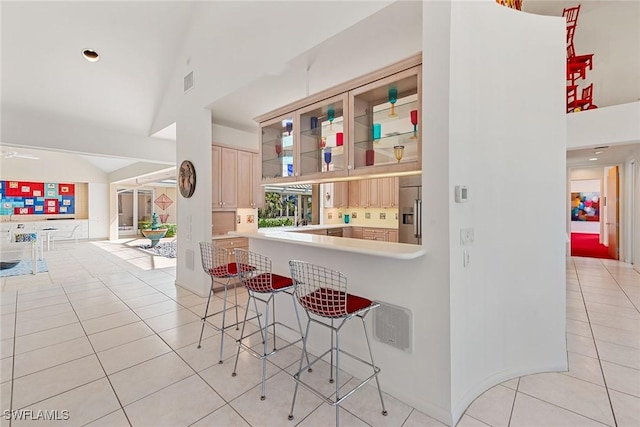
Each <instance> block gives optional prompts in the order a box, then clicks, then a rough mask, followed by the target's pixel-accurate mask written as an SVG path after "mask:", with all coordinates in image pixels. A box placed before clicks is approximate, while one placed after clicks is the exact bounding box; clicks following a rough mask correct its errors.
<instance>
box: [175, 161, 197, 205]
mask: <svg viewBox="0 0 640 427" xmlns="http://www.w3.org/2000/svg"><path fill="white" fill-rule="evenodd" d="M178 187H179V188H180V194H182V197H186V198H189V197H191V196H193V192H194V191H195V190H196V168H195V167H194V166H193V163H191V162H190V161H189V160H185V161H183V162H182V164H181V165H180V171H179V172H178Z"/></svg>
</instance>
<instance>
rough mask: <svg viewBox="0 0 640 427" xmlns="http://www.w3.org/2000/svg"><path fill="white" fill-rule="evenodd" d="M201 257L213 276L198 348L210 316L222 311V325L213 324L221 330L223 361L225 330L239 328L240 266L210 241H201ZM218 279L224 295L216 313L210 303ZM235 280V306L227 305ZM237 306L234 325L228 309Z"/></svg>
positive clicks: (220, 361) (206, 271)
mask: <svg viewBox="0 0 640 427" xmlns="http://www.w3.org/2000/svg"><path fill="white" fill-rule="evenodd" d="M200 257H201V259H202V268H203V269H204V272H205V273H207V274H208V275H209V277H211V289H210V290H209V298H208V299H207V306H206V308H205V310H204V316H203V317H202V330H200V340H199V341H198V348H200V347H201V346H202V345H201V344H202V335H203V334H204V325H205V323H206V321H207V318H208V317H211V316H215V315H217V314H220V313H222V325H221V326H220V327H218V326H216V325H213V324H212V325H211V326H213V328H214V329H215V330H216V331H220V360H219V361H218V363H222V350H223V347H224V331H225V330H227V329H229V328H231V327H233V326H235V327H236V329H239V327H238V325H239V324H240V322H239V321H238V292H237V289H236V285H237V282H238V280H237V279H238V266H237V264H236V263H235V262H229V252H228V251H227V250H226V249H224V248H216V247H214V246H213V245H212V244H211V243H210V242H200ZM216 281H219V282H221V283H223V284H224V295H223V300H222V301H223V302H222V310H220V311H216V312H215V313H211V314H208V313H209V305H210V304H211V297H212V296H213V295H214V285H215V283H216ZM232 281H233V295H234V304H233V306H230V307H227V291H228V289H229V285H230V284H231V282H232ZM233 308H235V311H236V323H234V324H232V325H227V324H226V315H227V310H231V309H233Z"/></svg>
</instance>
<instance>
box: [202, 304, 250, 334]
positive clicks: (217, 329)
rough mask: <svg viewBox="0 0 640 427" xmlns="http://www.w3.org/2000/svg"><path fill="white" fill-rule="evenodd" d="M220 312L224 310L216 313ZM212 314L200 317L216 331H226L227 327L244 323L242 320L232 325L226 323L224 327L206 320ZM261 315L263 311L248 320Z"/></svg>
mask: <svg viewBox="0 0 640 427" xmlns="http://www.w3.org/2000/svg"><path fill="white" fill-rule="evenodd" d="M231 308H233V307H231ZM227 310H228V309H227ZM220 313H222V312H219V313H216V314H220ZM211 316H213V314H210V315H208V316H207V317H203V318H202V319H200V320H202V321H203V322H205V323H207V325H209V326H211V327H212V328H213V329H215V330H216V331H218V332H224V331H226V330H227V329H230V328H233V327H234V326H238V325H242V322H241V321H239V322H236V323H233V324H231V325H225V327H224V328H221V327H220V326H217V325H214V324H213V323H209V322H206V319H207V318H209V317H211ZM260 316H262V313H259V314H257V315H255V316H253V317H250V318H249V319H247V320H253V319H257V318H258V317H260Z"/></svg>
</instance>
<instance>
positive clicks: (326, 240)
mask: <svg viewBox="0 0 640 427" xmlns="http://www.w3.org/2000/svg"><path fill="white" fill-rule="evenodd" d="M311 227H313V228H311ZM334 227H339V225H336V226H334ZM334 227H331V226H326V225H323V226H306V227H297V228H298V231H304V230H305V229H306V230H309V229H314V228H315V229H322V228H334ZM340 227H343V226H340ZM274 228H276V229H275V230H273V231H272V230H269V231H266V230H267V229H261V230H265V231H258V232H251V233H238V232H231V233H229V236H237V237H247V238H249V239H261V240H271V241H276V242H281V243H290V244H294V245H304V246H313V247H316V248H323V249H331V250H336V251H343V252H353V253H359V254H364V255H371V256H379V257H384V258H395V259H415V258H419V257H421V256H423V255H425V254H426V251H425V250H424V248H423V247H422V246H421V245H410V244H406V243H391V242H379V241H375V240H362V239H349V238H345V237H333V236H322V235H318V234H307V233H295V232H290V231H282V230H281V229H280V228H281V227H274ZM285 228H287V227H285ZM292 228H294V229H295V228H296V227H292Z"/></svg>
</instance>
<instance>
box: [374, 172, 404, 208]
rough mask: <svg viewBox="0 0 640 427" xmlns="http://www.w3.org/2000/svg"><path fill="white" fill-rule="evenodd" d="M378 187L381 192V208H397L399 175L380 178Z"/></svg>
mask: <svg viewBox="0 0 640 427" xmlns="http://www.w3.org/2000/svg"><path fill="white" fill-rule="evenodd" d="M378 189H379V192H380V207H381V208H397V207H398V197H399V192H400V189H399V181H398V177H397V176H393V177H390V178H380V179H379V184H378Z"/></svg>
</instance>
